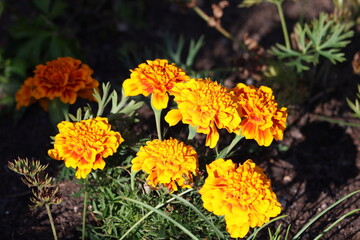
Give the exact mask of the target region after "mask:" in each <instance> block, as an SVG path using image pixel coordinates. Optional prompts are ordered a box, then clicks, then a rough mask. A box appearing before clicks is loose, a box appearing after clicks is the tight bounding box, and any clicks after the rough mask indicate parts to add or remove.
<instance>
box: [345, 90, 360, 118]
mask: <svg viewBox="0 0 360 240" xmlns="http://www.w3.org/2000/svg"><path fill="white" fill-rule="evenodd" d="M356 97H357V98H356V99H355V102H351V101H350V99H348V98H346V101H347V103H348V105H349V107H350V108H351V110H353V112H354V113H353V116H354V117H357V118H359V119H360V102H359V101H360V84H359V85H358V93H357V94H356Z"/></svg>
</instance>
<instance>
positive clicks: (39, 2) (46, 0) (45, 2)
mask: <svg viewBox="0 0 360 240" xmlns="http://www.w3.org/2000/svg"><path fill="white" fill-rule="evenodd" d="M50 3H51V0H33V4H34V5H35V7H36V8H37V9H39V10H40V11H42V12H43V13H45V14H48V13H49V8H50Z"/></svg>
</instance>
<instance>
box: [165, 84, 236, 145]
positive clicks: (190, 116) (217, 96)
mask: <svg viewBox="0 0 360 240" xmlns="http://www.w3.org/2000/svg"><path fill="white" fill-rule="evenodd" d="M172 94H173V95H174V96H175V98H174V100H175V102H177V104H178V109H172V110H170V111H169V112H168V113H167V115H166V116H165V120H166V121H167V122H168V123H169V125H170V126H173V125H176V124H177V123H178V122H179V121H180V120H182V122H183V123H185V124H189V125H191V126H193V127H197V132H199V133H204V134H207V136H206V143H205V144H206V146H210V147H211V148H214V147H215V146H216V144H217V142H218V140H219V132H218V130H217V128H219V129H221V128H226V129H227V130H228V132H234V131H235V130H236V129H237V128H238V126H239V124H240V122H241V119H240V115H239V112H238V109H237V108H238V105H237V102H236V98H235V96H234V93H233V92H230V91H228V89H227V88H225V87H224V86H222V85H220V84H219V83H217V82H214V81H212V80H210V79H196V78H194V79H191V80H190V81H188V82H184V83H178V84H176V85H175V87H174V88H173V89H172Z"/></svg>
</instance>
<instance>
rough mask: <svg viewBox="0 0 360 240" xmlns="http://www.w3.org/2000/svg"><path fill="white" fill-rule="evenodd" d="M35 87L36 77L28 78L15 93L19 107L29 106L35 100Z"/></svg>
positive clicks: (17, 106)
mask: <svg viewBox="0 0 360 240" xmlns="http://www.w3.org/2000/svg"><path fill="white" fill-rule="evenodd" d="M34 88H35V86H34V78H32V77H29V78H27V79H26V80H25V82H24V84H23V85H22V86H21V88H20V89H19V90H18V91H17V92H16V94H15V100H16V108H17V109H20V108H21V107H27V106H29V105H30V104H32V103H33V102H35V99H34V97H33V95H32V93H33V89H34Z"/></svg>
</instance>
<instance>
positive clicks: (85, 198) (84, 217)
mask: <svg viewBox="0 0 360 240" xmlns="http://www.w3.org/2000/svg"><path fill="white" fill-rule="evenodd" d="M87 195H88V193H87V191H85V192H84V209H83V214H82V229H81V239H82V240H84V239H85V223H86V208H87Z"/></svg>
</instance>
